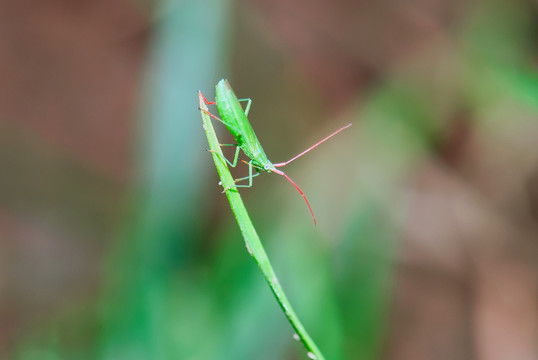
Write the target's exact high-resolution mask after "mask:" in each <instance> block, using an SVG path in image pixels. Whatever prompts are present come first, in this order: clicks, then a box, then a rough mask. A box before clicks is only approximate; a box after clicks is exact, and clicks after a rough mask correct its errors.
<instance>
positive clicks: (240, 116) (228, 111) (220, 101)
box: [199, 79, 351, 225]
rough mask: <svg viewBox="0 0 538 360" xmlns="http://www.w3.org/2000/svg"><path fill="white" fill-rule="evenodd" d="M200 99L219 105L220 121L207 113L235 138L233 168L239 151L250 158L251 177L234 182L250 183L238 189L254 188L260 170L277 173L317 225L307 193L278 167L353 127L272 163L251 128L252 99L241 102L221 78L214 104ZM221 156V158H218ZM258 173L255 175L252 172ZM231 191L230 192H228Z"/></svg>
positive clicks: (201, 96)
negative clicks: (298, 195)
mask: <svg viewBox="0 0 538 360" xmlns="http://www.w3.org/2000/svg"><path fill="white" fill-rule="evenodd" d="M199 97H200V100H202V99H203V101H205V103H206V104H208V105H214V104H216V105H217V110H218V112H219V114H220V116H221V118H218V117H216V116H215V115H213V114H211V113H209V112H207V111H206V113H207V114H208V115H209V116H211V117H212V118H214V119H216V120H218V121H220V122H222V123H223V124H224V125H226V127H227V128H228V130H229V131H230V132H231V133H232V135H233V137H234V138H235V141H236V144H230V145H229V146H236V147H237V150H236V152H235V156H234V160H233V162H230V161H229V160H228V159H226V158H224V160H225V161H226V162H227V163H228V164H229V165H230V166H232V167H235V166H236V165H237V160H238V158H239V151H240V150H243V153H244V154H245V155H246V156H247V157H248V158H249V159H250V161H249V162H248V166H249V175H248V176H247V177H244V178H240V179H236V180H235V182H236V183H237V182H239V181H243V180H248V181H249V182H248V185H235V186H236V187H251V186H252V178H253V177H255V176H258V175H259V174H260V172H261V171H265V172H269V173H275V174H278V175H281V176H284V177H285V178H286V179H287V180H288V181H289V182H290V183H292V185H293V186H294V187H295V188H296V189H297V191H299V193H300V194H301V196H302V197H303V199H304V201H305V202H306V205H307V206H308V210H309V211H310V214H311V215H312V220H313V221H314V225H315V224H316V217H315V216H314V212H313V211H312V207H311V206H310V203H309V202H308V200H307V199H306V195H305V194H304V192H303V191H302V190H301V189H300V188H299V186H297V184H295V182H294V181H293V180H292V179H290V177H289V176H288V175H286V173H284V172H283V171H282V170H279V169H277V168H280V167H283V166H285V165H287V164H289V163H290V162H292V161H294V160H295V159H297V158H299V157H301V156H303V155H304V154H306V153H307V152H309V151H310V150H312V149H314V148H315V147H317V146H318V145H320V144H321V143H323V142H325V141H327V140H328V139H330V138H331V137H333V136H334V135H336V134H338V133H339V132H340V131H342V130H344V129H347V128H348V127H350V126H351V124H347V125H346V126H344V127H342V128H340V129H338V130H336V131H335V132H333V133H332V134H330V135H329V136H327V137H325V138H324V139H322V140H320V141H318V142H317V143H315V144H314V145H312V146H311V147H309V148H308V149H306V150H305V151H303V152H302V153H300V154H299V155H297V156H294V157H293V158H291V159H290V160H288V161H285V162H282V163H277V164H273V163H272V162H271V161H269V159H268V158H267V155H266V154H265V151H264V150H263V148H262V145H261V144H260V142H259V140H258V138H257V137H256V134H255V133H254V129H252V126H251V125H250V122H249V121H248V118H247V116H248V112H249V110H250V105H251V104H252V100H251V99H241V100H239V99H238V98H237V96H236V95H235V93H234V91H233V90H232V88H231V86H230V84H229V83H228V81H227V80H225V79H222V80H221V81H219V83H218V84H217V86H216V96H215V101H214V102H210V101H208V100H207V99H206V98H205V96H204V95H203V94H202V92H199ZM240 101H247V106H246V109H245V110H243V107H242V106H241V104H240ZM221 146H226V145H225V144H221ZM219 156H220V155H219ZM253 168H254V169H255V170H256V173H255V174H253V171H252V169H253ZM225 190H228V189H225Z"/></svg>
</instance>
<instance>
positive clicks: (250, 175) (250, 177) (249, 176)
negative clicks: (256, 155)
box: [219, 160, 260, 192]
mask: <svg viewBox="0 0 538 360" xmlns="http://www.w3.org/2000/svg"><path fill="white" fill-rule="evenodd" d="M252 168H253V166H252V160H251V161H249V162H248V176H246V177H243V178H239V179H235V180H234V182H235V183H237V182H238V181H243V180H247V179H248V185H237V184H235V185H234V186H233V187H234V188H239V187H245V188H249V187H252V178H254V177H256V176H258V175H260V172H257V173H256V174H252ZM219 185H222V184H221V183H219ZM228 189H230V187H227V188H224V190H223V191H222V192H226V190H228Z"/></svg>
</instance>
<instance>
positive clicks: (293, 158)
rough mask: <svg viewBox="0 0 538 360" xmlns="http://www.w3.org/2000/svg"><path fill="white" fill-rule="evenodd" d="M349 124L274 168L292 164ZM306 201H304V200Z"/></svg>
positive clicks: (345, 127) (275, 165) (348, 125)
mask: <svg viewBox="0 0 538 360" xmlns="http://www.w3.org/2000/svg"><path fill="white" fill-rule="evenodd" d="M350 126H351V124H347V125H346V126H344V127H341V128H340V129H338V130H336V131H335V132H333V133H332V134H330V135H329V136H327V137H326V138H324V139H322V140H320V141H318V142H317V143H315V144H314V145H312V146H310V147H309V148H308V149H306V150H305V151H303V152H302V153H300V154H299V155H296V156H294V157H292V158H291V159H289V160H288V161H286V162H282V163H278V164H273V166H274V167H282V166H285V165H288V164H289V163H290V162H292V161H293V160H295V159H297V158H300V157H301V156H303V155H304V154H306V153H307V152H309V151H310V150H312V149H314V148H315V147H317V146H318V145H321V144H322V143H324V142H325V141H327V140H329V139H330V138H332V137H333V136H334V135H336V134H338V133H339V132H340V131H342V130H345V129H347V128H348V127H350ZM305 200H306V199H305Z"/></svg>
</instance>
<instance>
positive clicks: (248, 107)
mask: <svg viewBox="0 0 538 360" xmlns="http://www.w3.org/2000/svg"><path fill="white" fill-rule="evenodd" d="M238 100H239V101H248V103H247V107H246V109H245V115H246V116H248V112H249V111H250V105H252V99H251V98H248V99H238Z"/></svg>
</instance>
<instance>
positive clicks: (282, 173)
mask: <svg viewBox="0 0 538 360" xmlns="http://www.w3.org/2000/svg"><path fill="white" fill-rule="evenodd" d="M271 171H272V172H274V173H275V174H278V175H282V176H284V177H285V178H286V179H288V181H289V182H290V183H291V184H292V185H293V186H295V188H296V189H297V191H299V193H300V194H301V196H302V197H303V199H304V201H305V202H306V206H308V210H310V215H312V220H314V226H315V225H316V224H317V222H316V216H315V215H314V212H313V211H312V208H311V207H310V203H309V202H308V200H307V199H306V195H305V194H304V192H303V191H302V190H301V189H300V188H299V186H297V184H296V183H294V182H293V180H292V179H290V177H289V176H288V175H286V173H285V172H284V171H281V170H277V169H272V170H271Z"/></svg>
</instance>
